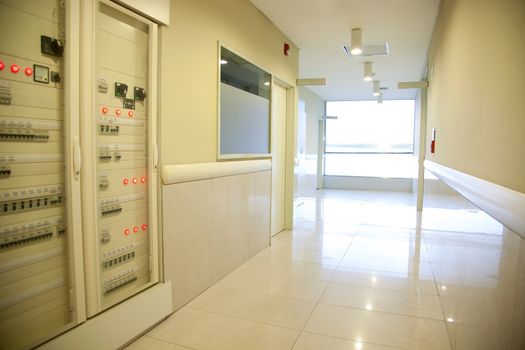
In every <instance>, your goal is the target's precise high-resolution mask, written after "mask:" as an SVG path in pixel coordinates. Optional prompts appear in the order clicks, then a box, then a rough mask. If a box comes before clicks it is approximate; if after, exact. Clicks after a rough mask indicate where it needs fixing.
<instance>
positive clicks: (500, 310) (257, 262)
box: [127, 190, 525, 350]
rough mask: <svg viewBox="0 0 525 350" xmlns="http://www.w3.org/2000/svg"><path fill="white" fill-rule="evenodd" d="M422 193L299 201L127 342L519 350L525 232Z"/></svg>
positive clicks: (328, 193) (330, 195)
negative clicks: (257, 240) (246, 250)
mask: <svg viewBox="0 0 525 350" xmlns="http://www.w3.org/2000/svg"><path fill="white" fill-rule="evenodd" d="M415 203H416V196H415V194H412V193H408V192H373V191H348V190H320V191H315V192H314V193H313V194H312V195H311V196H305V197H302V198H298V199H296V202H295V212H294V228H293V230H288V231H283V232H281V233H279V234H278V235H276V236H274V237H273V239H272V242H271V246H269V247H267V248H265V249H264V250H263V251H261V252H260V253H259V254H257V255H256V256H255V257H253V258H251V259H250V260H248V261H247V262H246V263H244V264H243V265H241V266H240V267H239V268H237V269H236V270H234V271H233V272H232V273H231V274H229V275H228V276H226V277H225V278H224V279H222V280H221V281H219V282H218V283H217V284H215V285H213V286H212V287H211V288H209V289H208V290H206V291H205V292H204V293H202V294H201V295H200V296H198V297H197V298H195V299H194V300H192V301H191V302H189V303H188V304H187V305H185V306H184V307H182V308H181V309H179V310H178V311H177V312H175V313H174V314H173V315H171V316H170V317H169V318H168V319H167V320H165V321H164V322H163V323H161V324H160V325H158V326H157V327H155V328H154V329H152V330H151V331H149V332H148V333H147V334H146V335H144V336H142V337H141V338H139V339H138V340H136V341H135V342H134V343H132V344H131V345H130V346H129V347H128V348H127V349H130V350H139V349H173V350H175V349H198V350H204V349H250V350H255V349H272V350H278V349H283V350H284V349H294V350H299V349H302V350H305V349H310V350H314V349H316V350H319V349H323V350H343V349H367V350H368V349H373V350H386V349H425V350H434V349H435V350H438V349H451V348H454V349H522V347H521V346H522V345H523V344H524V343H523V341H524V336H523V332H521V331H519V328H520V327H522V325H523V319H520V317H522V316H521V315H523V312H521V311H520V310H523V308H524V304H523V295H525V245H524V244H523V240H522V239H520V237H519V236H518V235H516V234H515V233H513V232H511V231H509V230H508V229H506V228H505V227H504V226H502V225H501V224H500V223H498V222H497V221H495V220H494V219H492V218H491V217H489V216H488V215H487V214H486V213H484V212H483V211H481V210H479V209H478V208H476V207H475V206H474V205H472V204H471V203H470V202H468V201H467V200H466V199H464V197H461V196H460V195H457V194H455V193H454V192H452V191H449V192H446V193H431V194H427V196H426V197H425V202H424V210H423V215H422V216H421V212H417V211H416V206H415ZM501 334H506V335H507V336H506V337H503V336H499V335H501ZM512 334H514V336H512Z"/></svg>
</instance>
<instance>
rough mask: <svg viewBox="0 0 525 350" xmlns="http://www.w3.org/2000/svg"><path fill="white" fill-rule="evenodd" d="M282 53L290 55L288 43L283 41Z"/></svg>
mask: <svg viewBox="0 0 525 350" xmlns="http://www.w3.org/2000/svg"><path fill="white" fill-rule="evenodd" d="M283 53H284V55H285V56H288V55H290V44H288V43H284V47H283Z"/></svg>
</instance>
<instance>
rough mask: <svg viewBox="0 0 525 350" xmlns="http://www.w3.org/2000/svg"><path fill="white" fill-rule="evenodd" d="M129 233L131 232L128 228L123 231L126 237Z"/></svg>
mask: <svg viewBox="0 0 525 350" xmlns="http://www.w3.org/2000/svg"><path fill="white" fill-rule="evenodd" d="M130 232H131V231H130V230H129V228H127V229H125V230H124V234H125V235H126V236H127V235H129V233H130Z"/></svg>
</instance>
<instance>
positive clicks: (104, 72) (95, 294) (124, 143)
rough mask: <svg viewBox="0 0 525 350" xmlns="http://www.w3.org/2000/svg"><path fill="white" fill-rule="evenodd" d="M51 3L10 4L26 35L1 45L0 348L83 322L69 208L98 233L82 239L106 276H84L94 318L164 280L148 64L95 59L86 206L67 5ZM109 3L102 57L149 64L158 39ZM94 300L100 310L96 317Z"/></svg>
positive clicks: (6, 9)
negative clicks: (70, 79)
mask: <svg viewBox="0 0 525 350" xmlns="http://www.w3.org/2000/svg"><path fill="white" fill-rule="evenodd" d="M43 2H45V6H44V4H38V5H35V4H36V3H35V4H33V5H34V6H33V5H31V4H25V2H12V3H11V2H10V3H9V5H7V4H4V3H3V2H1V1H0V31H1V32H2V33H13V36H14V35H15V34H14V33H17V34H16V36H17V38H15V39H13V40H11V39H9V38H7V39H5V37H9V35H4V36H3V38H0V147H1V149H0V348H2V349H3V348H12V349H18V348H20V349H22V348H30V347H33V346H35V345H36V344H38V343H39V342H41V341H42V339H46V338H49V335H50V334H57V331H59V330H61V329H64V328H67V327H68V325H71V324H72V323H74V322H75V316H74V309H75V306H74V303H75V302H79V301H78V300H74V298H73V294H72V289H73V288H74V283H73V277H72V276H73V272H72V271H73V267H72V261H73V260H74V259H73V257H72V256H71V251H72V248H71V246H72V244H71V239H72V238H71V235H72V234H73V232H70V230H69V229H68V228H69V227H71V226H70V223H69V221H70V219H71V215H72V214H71V213H70V212H69V211H70V209H69V208H71V204H72V203H71V201H75V202H76V203H81V204H82V206H81V209H79V212H80V213H81V216H82V222H83V225H84V221H85V220H86V219H85V218H86V217H89V218H94V220H91V221H94V223H92V225H93V228H94V229H93V230H86V229H85V228H84V230H83V232H82V235H84V239H83V240H82V241H84V242H85V241H90V242H92V243H91V244H90V247H94V248H89V249H91V250H90V251H84V254H85V255H89V256H95V258H94V260H93V261H95V263H94V264H91V265H90V267H86V265H89V264H88V263H86V262H84V264H85V265H84V267H83V269H84V271H87V270H88V269H91V271H95V272H96V273H94V274H92V276H95V277H94V278H92V280H90V279H89V278H90V277H89V274H86V276H88V277H87V278H86V286H85V289H86V295H87V296H86V300H85V301H82V302H85V303H87V305H88V312H87V316H88V317H90V316H94V315H95V314H97V313H99V312H101V311H103V310H105V309H107V308H109V307H111V306H113V305H115V304H116V303H118V302H120V301H123V300H125V299H126V298H129V297H130V296H132V295H134V294H136V293H137V292H139V291H141V290H142V289H144V288H146V287H148V286H149V285H151V283H152V282H154V279H155V278H154V277H152V273H151V271H152V266H150V265H151V264H152V261H153V259H152V257H151V254H152V253H151V251H152V250H151V242H152V241H153V240H152V238H151V236H150V228H151V226H152V225H151V223H150V202H153V201H152V200H151V199H150V198H151V196H150V195H151V193H150V192H151V191H152V190H153V191H154V190H155V189H154V188H153V189H152V185H151V184H150V182H151V181H150V179H149V176H150V175H149V174H151V173H150V172H149V167H148V164H149V162H148V149H149V147H148V145H149V144H150V143H151V136H149V135H150V134H151V133H152V132H153V131H149V130H148V115H147V112H148V98H147V97H148V96H147V90H146V87H147V86H148V71H149V70H148V60H147V59H137V58H136V57H130V60H129V61H130V62H133V64H122V57H119V56H118V55H113V54H106V55H104V54H100V55H98V56H97V59H96V72H95V75H96V78H95V77H94V78H93V84H92V86H93V87H94V92H95V94H94V104H95V106H94V109H93V110H94V114H95V115H92V116H90V117H89V118H88V119H90V120H89V121H88V122H87V123H92V124H91V127H90V128H84V129H81V130H80V140H81V141H82V140H90V143H87V145H92V149H91V150H89V149H88V150H86V148H85V147H83V149H82V152H83V153H82V156H83V164H86V163H84V161H85V159H86V155H87V158H91V163H90V162H87V164H92V165H94V166H93V167H91V168H89V167H87V168H88V169H86V167H85V166H84V167H83V168H82V173H81V181H82V183H83V184H82V187H81V188H82V193H81V194H80V196H81V198H68V195H69V191H68V183H71V182H72V181H73V179H72V178H71V179H70V178H68V176H71V177H72V175H69V174H71V173H70V172H68V171H67V169H68V166H71V165H69V164H68V162H67V161H66V159H65V155H66V154H67V152H66V145H68V144H69V143H68V142H66V141H67V140H68V137H70V136H68V135H69V133H68V130H66V129H65V128H66V127H67V125H68V123H67V120H66V116H65V110H64V99H65V90H64V81H66V80H67V76H65V75H64V57H63V56H65V55H64V53H65V52H66V51H65V50H67V41H66V40H65V38H64V32H63V28H64V26H65V25H64V23H65V19H64V17H63V12H64V2H61V1H56V0H43ZM32 6H33V7H35V9H32V8H31V7H32ZM46 6H48V7H49V9H46V10H45V11H42V9H44V8H46ZM99 6H100V7H97V16H98V20H97V32H96V35H95V37H96V40H97V43H96V45H95V50H99V48H100V47H109V48H119V49H122V50H125V52H127V53H128V54H129V55H131V56H133V55H136V56H137V57H139V58H142V57H143V56H144V50H145V49H144V47H148V46H147V45H144V40H149V38H148V37H147V35H148V33H144V26H140V25H137V26H133V25H130V23H133V21H137V20H136V19H133V20H130V19H128V20H125V21H124V22H122V16H121V15H119V14H115V13H116V12H115V10H114V8H115V7H116V5H113V4H110V3H108V4H107V5H105V7H104V8H106V10H105V11H102V10H101V8H102V5H99ZM57 13H59V14H60V13H62V15H58V16H57ZM130 18H131V17H130ZM124 24H125V25H124ZM117 27H118V28H121V29H120V31H118V32H117V33H114V32H115V31H114V30H113V29H112V28H117ZM144 35H146V39H144ZM130 38H139V39H140V40H143V41H142V42H141V41H139V39H137V40H133V39H130ZM20 42H24V43H23V44H20ZM100 51H103V50H100ZM77 118H78V117H77ZM84 118H86V117H84ZM79 120H80V119H79ZM86 120H87V119H86ZM83 123H86V121H82V120H80V125H81V126H82V125H85V124H83ZM89 129H91V131H87V130H89ZM91 183H92V185H91ZM85 184H88V185H85ZM86 186H87V187H86ZM90 186H91V190H88V191H86V188H89V187H90ZM90 192H91V193H90ZM84 196H85V197H86V198H87V197H89V198H92V200H91V202H93V203H92V205H85V200H84V198H83V197H84ZM90 196H91V197H90ZM91 202H89V203H91ZM87 213H89V215H88V214H87ZM91 231H93V232H91ZM81 249H82V248H81ZM84 249H87V248H85V247H84ZM85 261H87V260H85ZM92 265H96V266H92ZM90 300H95V301H96V302H94V303H92V304H93V305H96V306H95V307H91V311H90V304H89V303H90ZM93 310H94V311H93Z"/></svg>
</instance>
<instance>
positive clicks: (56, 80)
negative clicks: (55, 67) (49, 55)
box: [51, 72, 62, 83]
mask: <svg viewBox="0 0 525 350" xmlns="http://www.w3.org/2000/svg"><path fill="white" fill-rule="evenodd" d="M61 80H62V77H61V76H60V73H58V72H51V81H52V82H53V83H60V81H61Z"/></svg>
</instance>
